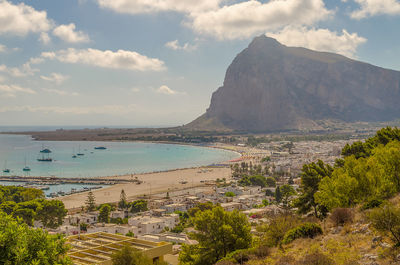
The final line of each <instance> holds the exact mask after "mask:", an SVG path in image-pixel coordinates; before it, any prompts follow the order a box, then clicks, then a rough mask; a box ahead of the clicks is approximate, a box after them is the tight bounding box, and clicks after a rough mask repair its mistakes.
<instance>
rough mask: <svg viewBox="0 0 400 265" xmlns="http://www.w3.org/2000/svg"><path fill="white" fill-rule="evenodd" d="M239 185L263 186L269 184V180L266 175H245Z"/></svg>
mask: <svg viewBox="0 0 400 265" xmlns="http://www.w3.org/2000/svg"><path fill="white" fill-rule="evenodd" d="M238 183H239V185H242V186H261V187H265V186H266V185H267V180H266V178H265V177H264V176H261V175H255V176H250V177H249V176H244V177H242V179H240V180H239V182H238Z"/></svg>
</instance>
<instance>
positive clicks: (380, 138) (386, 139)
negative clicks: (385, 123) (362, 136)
mask: <svg viewBox="0 0 400 265" xmlns="http://www.w3.org/2000/svg"><path fill="white" fill-rule="evenodd" d="M393 141H400V129H398V128H397V127H394V128H392V127H386V128H382V129H380V130H379V131H377V132H376V134H375V135H374V136H373V137H371V138H369V139H367V140H366V141H365V142H364V143H363V142H360V141H358V142H354V143H353V144H352V145H349V144H347V145H346V146H345V147H344V148H343V150H342V155H343V156H345V157H346V156H351V155H353V156H355V158H361V157H363V158H366V157H369V156H370V155H372V150H373V149H374V148H376V147H377V146H379V145H383V146H385V145H387V144H388V143H390V142H393Z"/></svg>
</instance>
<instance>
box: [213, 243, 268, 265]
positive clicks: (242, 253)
mask: <svg viewBox="0 0 400 265" xmlns="http://www.w3.org/2000/svg"><path fill="white" fill-rule="evenodd" d="M269 254H270V249H269V247H267V246H258V247H254V248H248V249H239V250H236V251H234V252H231V253H229V254H228V255H227V256H226V257H225V258H224V259H222V260H220V261H219V262H218V263H217V264H218V265H221V264H225V263H221V262H223V261H224V262H228V261H229V262H232V264H236V263H240V264H242V263H243V262H245V261H249V260H251V259H255V258H265V257H267V256H268V255H269ZM228 264H230V263H228Z"/></svg>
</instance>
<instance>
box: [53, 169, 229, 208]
mask: <svg viewBox="0 0 400 265" xmlns="http://www.w3.org/2000/svg"><path fill="white" fill-rule="evenodd" d="M136 177H137V178H138V179H139V180H141V181H143V183H142V184H136V183H126V184H117V185H113V186H109V187H105V188H102V189H99V190H93V194H94V196H95V197H96V203H97V204H102V203H107V202H117V201H119V197H120V193H121V190H122V189H124V191H125V193H126V195H127V197H128V199H129V200H133V199H135V198H137V197H138V196H142V195H144V194H146V196H149V195H150V193H151V194H157V193H162V192H167V191H176V190H181V189H185V188H190V187H193V186H199V185H205V183H204V182H201V181H210V180H216V179H217V178H220V179H222V178H226V179H229V178H230V177H231V170H230V168H214V167H199V168H189V169H177V170H171V171H166V172H157V173H145V174H134V175H126V176H116V177H114V178H119V179H121V178H122V179H127V180H133V179H135V178H136ZM109 178H110V177H109ZM182 181H186V182H187V183H186V184H182V183H180V182H182ZM86 198H87V192H83V193H77V194H73V195H68V196H63V197H58V198H57V199H58V200H61V201H63V202H64V204H65V207H66V208H67V209H72V208H78V207H81V206H84V205H85V200H86Z"/></svg>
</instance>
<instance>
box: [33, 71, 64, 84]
mask: <svg viewBox="0 0 400 265" xmlns="http://www.w3.org/2000/svg"><path fill="white" fill-rule="evenodd" d="M40 78H41V79H43V80H46V81H49V82H54V83H56V84H57V85H61V84H62V83H63V82H64V81H65V80H67V79H68V78H69V77H68V76H66V75H62V74H58V73H51V74H50V76H44V75H41V76H40Z"/></svg>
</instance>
